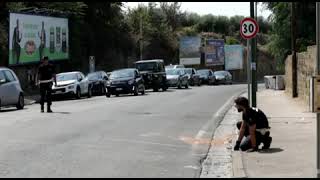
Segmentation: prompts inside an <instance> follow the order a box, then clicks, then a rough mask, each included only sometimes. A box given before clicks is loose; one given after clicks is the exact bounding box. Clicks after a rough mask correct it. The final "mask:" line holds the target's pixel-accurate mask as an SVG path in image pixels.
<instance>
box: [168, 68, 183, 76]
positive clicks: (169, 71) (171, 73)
mask: <svg viewBox="0 0 320 180" xmlns="http://www.w3.org/2000/svg"><path fill="white" fill-rule="evenodd" d="M166 74H167V75H179V74H180V70H179V69H167V70H166Z"/></svg>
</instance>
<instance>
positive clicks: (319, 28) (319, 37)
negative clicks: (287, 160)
mask: <svg viewBox="0 0 320 180" xmlns="http://www.w3.org/2000/svg"><path fill="white" fill-rule="evenodd" d="M319 32H320V3H319V2H316V41H317V61H316V75H320V34H319ZM313 98H315V97H314V96H313ZM317 178H320V114H319V113H317Z"/></svg>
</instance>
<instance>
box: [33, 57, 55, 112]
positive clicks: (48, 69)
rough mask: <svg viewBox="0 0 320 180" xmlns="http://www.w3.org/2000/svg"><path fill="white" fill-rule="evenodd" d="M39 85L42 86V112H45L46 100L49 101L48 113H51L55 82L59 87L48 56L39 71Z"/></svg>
mask: <svg viewBox="0 0 320 180" xmlns="http://www.w3.org/2000/svg"><path fill="white" fill-rule="evenodd" d="M37 82H38V84H40V95H41V99H40V104H41V112H44V102H45V98H46V99H47V112H48V113H51V112H52V110H51V107H50V106H51V104H52V100H51V93H52V85H53V82H54V83H55V85H57V80H56V75H55V70H54V66H53V65H52V64H49V58H48V56H45V57H44V58H43V60H42V64H41V65H40V66H39V69H38V79H37Z"/></svg>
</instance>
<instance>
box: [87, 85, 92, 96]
mask: <svg viewBox="0 0 320 180" xmlns="http://www.w3.org/2000/svg"><path fill="white" fill-rule="evenodd" d="M91 97H92V89H91V88H90V87H89V88H88V98H91Z"/></svg>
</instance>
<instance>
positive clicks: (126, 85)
mask: <svg viewBox="0 0 320 180" xmlns="http://www.w3.org/2000/svg"><path fill="white" fill-rule="evenodd" d="M139 92H140V93H141V94H142V95H143V94H144V93H145V87H144V82H143V79H142V77H141V75H140V73H139V71H138V70H137V69H134V68H126V69H120V70H115V71H112V72H111V75H110V76H109V80H108V82H107V92H106V96H107V97H110V96H111V95H116V96H119V94H131V93H133V94H134V95H135V96H137V95H138V94H139Z"/></svg>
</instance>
